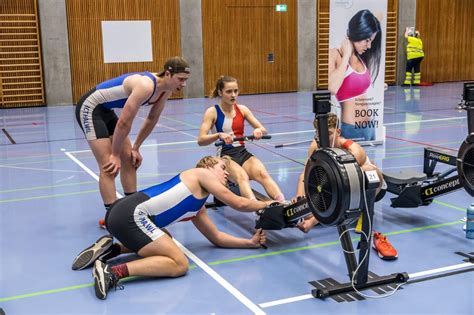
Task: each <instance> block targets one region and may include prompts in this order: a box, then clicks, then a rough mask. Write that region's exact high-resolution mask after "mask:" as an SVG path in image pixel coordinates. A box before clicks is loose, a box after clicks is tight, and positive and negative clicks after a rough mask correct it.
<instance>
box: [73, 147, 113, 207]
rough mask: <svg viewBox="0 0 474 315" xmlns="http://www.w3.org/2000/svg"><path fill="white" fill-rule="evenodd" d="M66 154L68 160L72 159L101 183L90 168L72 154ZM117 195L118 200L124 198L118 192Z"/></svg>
mask: <svg viewBox="0 0 474 315" xmlns="http://www.w3.org/2000/svg"><path fill="white" fill-rule="evenodd" d="M64 154H66V156H67V157H68V158H70V159H71V160H73V161H74V163H76V164H77V165H79V166H80V167H81V168H82V169H83V170H84V171H86V173H87V174H89V175H90V176H92V178H93V179H95V180H96V181H99V176H98V175H97V174H96V173H94V172H93V171H92V170H91V169H90V168H88V167H87V166H85V165H84V164H83V163H82V162H81V161H79V160H78V159H77V158H76V157H75V156H74V155H72V154H71V152H64ZM115 194H116V195H117V198H122V195H121V194H119V193H118V192H115Z"/></svg>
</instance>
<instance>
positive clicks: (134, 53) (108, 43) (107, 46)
mask: <svg viewBox="0 0 474 315" xmlns="http://www.w3.org/2000/svg"><path fill="white" fill-rule="evenodd" d="M102 45H103V51H104V63H113V62H143V61H153V47H152V42H151V21H102Z"/></svg>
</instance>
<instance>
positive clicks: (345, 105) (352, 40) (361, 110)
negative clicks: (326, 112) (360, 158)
mask: <svg viewBox="0 0 474 315" xmlns="http://www.w3.org/2000/svg"><path fill="white" fill-rule="evenodd" d="M381 46H382V31H381V27H380V22H379V20H378V19H377V18H376V17H375V16H374V15H373V14H372V12H370V11H369V10H361V11H359V12H357V13H356V14H355V15H354V16H353V17H352V18H351V20H350V21H349V25H348V29H347V37H346V38H345V39H344V40H343V41H342V43H341V46H340V47H339V48H333V49H330V50H329V81H328V89H329V91H330V92H331V94H333V95H335V97H336V99H337V100H338V101H339V103H340V104H341V126H340V128H341V131H342V135H343V136H344V137H345V138H348V139H352V140H358V141H370V140H374V139H375V126H373V125H372V124H370V117H371V116H373V115H370V114H369V113H370V109H369V106H368V99H367V98H366V96H365V94H366V92H367V89H368V88H369V87H370V85H371V84H374V82H375V80H376V79H377V76H378V74H379V69H380V59H381V54H382V52H381Z"/></svg>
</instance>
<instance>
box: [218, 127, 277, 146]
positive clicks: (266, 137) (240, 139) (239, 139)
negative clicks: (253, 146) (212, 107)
mask: <svg viewBox="0 0 474 315" xmlns="http://www.w3.org/2000/svg"><path fill="white" fill-rule="evenodd" d="M257 129H258V128H257ZM271 138H272V136H270V135H264V136H263V135H262V136H260V138H259V139H271ZM254 139H257V138H256V137H255V136H254V135H250V136H243V137H237V138H233V139H232V142H236V141H248V140H254ZM232 142H231V143H232ZM225 144H229V143H227V142H225ZM214 145H215V146H216V147H218V146H221V145H224V141H222V140H217V141H216V142H214Z"/></svg>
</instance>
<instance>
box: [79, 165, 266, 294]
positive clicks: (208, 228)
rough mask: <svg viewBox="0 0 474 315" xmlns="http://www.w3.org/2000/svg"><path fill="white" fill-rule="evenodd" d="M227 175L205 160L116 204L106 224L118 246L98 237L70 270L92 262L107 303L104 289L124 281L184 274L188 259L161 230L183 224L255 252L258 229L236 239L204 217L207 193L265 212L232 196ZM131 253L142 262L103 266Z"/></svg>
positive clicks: (262, 238) (261, 237) (220, 241)
mask: <svg viewBox="0 0 474 315" xmlns="http://www.w3.org/2000/svg"><path fill="white" fill-rule="evenodd" d="M227 176H228V173H227V171H226V164H225V162H224V160H223V159H221V158H217V157H210V156H208V157H204V158H203V159H201V160H200V161H199V162H198V164H197V166H196V168H193V169H189V170H187V171H184V172H182V173H180V174H178V175H176V176H175V177H173V178H172V179H170V180H169V181H167V182H165V183H162V184H159V185H156V186H152V187H150V188H147V189H145V190H142V191H139V192H137V193H135V194H132V195H129V196H127V197H125V198H122V199H120V200H118V201H117V202H115V203H114V204H113V205H112V206H111V208H110V210H109V211H108V213H107V216H106V225H107V229H108V230H109V232H110V233H111V234H112V235H113V236H114V237H116V238H117V239H118V240H119V241H120V242H121V244H113V243H112V237H111V236H108V235H107V236H103V237H101V238H100V239H98V240H97V241H96V242H95V244H93V245H92V246H90V247H88V248H86V249H85V250H83V251H82V252H81V253H80V254H79V255H78V256H77V257H76V258H75V259H74V262H73V265H72V269H74V270H80V269H83V268H85V267H87V266H90V265H92V264H94V269H93V273H92V274H93V277H94V283H95V293H96V296H97V297H98V298H99V299H105V298H106V297H107V292H108V290H109V289H110V288H112V287H116V286H117V285H118V280H119V279H121V278H124V277H128V276H148V277H179V276H182V275H184V274H185V273H186V272H187V270H188V265H189V263H188V260H187V259H186V257H185V255H184V253H183V252H182V251H181V250H180V249H179V248H178V246H177V245H176V244H175V243H174V242H173V240H172V239H171V238H170V237H169V236H168V235H166V234H165V233H166V232H164V231H163V230H161V228H165V227H167V226H169V225H170V224H173V223H176V222H179V221H187V220H191V221H192V222H193V224H194V225H195V226H196V228H197V229H198V230H199V231H200V232H201V233H202V234H203V235H204V236H205V237H206V238H207V239H208V240H209V241H210V242H212V243H213V244H214V245H216V246H219V247H229V248H231V247H234V248H259V247H260V246H261V245H262V244H265V242H266V235H265V233H264V232H263V231H262V230H258V231H257V232H256V233H255V234H254V235H253V237H252V238H250V239H244V238H238V237H234V236H232V235H229V234H227V233H224V232H220V231H219V230H218V229H217V227H216V226H215V225H214V223H213V222H212V221H211V219H210V218H209V217H208V215H207V212H206V208H205V207H204V203H205V202H206V199H207V197H208V196H209V194H213V195H214V196H216V197H217V198H219V199H220V200H222V201H224V202H225V203H226V204H228V205H229V206H231V207H233V208H235V209H237V210H239V211H243V212H252V211H257V210H260V209H263V208H265V207H266V206H267V205H269V204H270V203H271V202H272V201H268V202H263V201H257V200H250V199H247V198H243V197H239V196H237V195H235V194H233V193H232V192H231V191H230V190H229V189H227V187H226V186H225V185H226V183H227ZM131 251H132V252H135V253H137V254H138V255H139V256H141V257H143V258H141V259H137V260H134V261H131V262H128V263H123V264H119V265H115V266H112V267H111V266H109V265H108V264H106V263H105V261H106V260H107V259H110V258H112V257H115V256H117V255H119V254H121V253H129V252H131Z"/></svg>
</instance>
